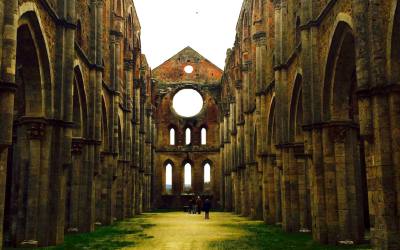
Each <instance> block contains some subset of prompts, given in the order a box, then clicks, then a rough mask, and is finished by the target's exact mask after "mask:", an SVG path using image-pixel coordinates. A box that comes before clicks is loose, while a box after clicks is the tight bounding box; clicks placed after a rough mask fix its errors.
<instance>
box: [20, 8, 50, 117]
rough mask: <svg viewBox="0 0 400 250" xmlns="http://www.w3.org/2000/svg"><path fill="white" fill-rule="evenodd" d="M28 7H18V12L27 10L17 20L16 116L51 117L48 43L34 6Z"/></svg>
mask: <svg viewBox="0 0 400 250" xmlns="http://www.w3.org/2000/svg"><path fill="white" fill-rule="evenodd" d="M22 7H23V8H22ZM28 7H29V6H26V5H23V6H21V8H22V10H21V12H23V11H24V10H26V12H23V14H22V15H21V17H20V19H19V22H18V30H17V58H16V84H17V85H18V86H19V89H18V91H17V94H16V98H15V103H16V106H15V108H16V111H17V116H18V115H26V116H51V115H52V113H53V106H54V105H53V92H54V91H53V85H52V77H51V65H50V60H49V56H48V55H49V54H48V50H47V43H46V41H45V38H44V36H43V34H44V32H42V29H41V25H40V21H39V19H38V16H37V14H36V12H35V11H34V10H36V9H35V8H33V7H31V8H28ZM28 9H29V10H28Z"/></svg>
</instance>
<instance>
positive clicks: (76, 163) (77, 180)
mask: <svg viewBox="0 0 400 250" xmlns="http://www.w3.org/2000/svg"><path fill="white" fill-rule="evenodd" d="M71 152H72V167H71V169H70V190H69V192H70V193H69V200H70V204H69V209H68V220H67V222H66V229H67V232H78V230H79V224H80V223H79V217H80V216H79V203H80V200H81V199H80V198H81V197H80V191H81V178H82V176H81V171H82V168H83V167H84V166H83V164H82V163H83V157H84V156H83V155H82V154H83V141H82V139H74V140H73V141H72V148H71Z"/></svg>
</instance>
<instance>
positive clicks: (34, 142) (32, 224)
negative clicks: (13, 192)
mask: <svg viewBox="0 0 400 250" xmlns="http://www.w3.org/2000/svg"><path fill="white" fill-rule="evenodd" d="M26 127H27V128H26V130H27V137H28V154H29V159H30V160H29V165H28V166H27V169H26V171H27V175H28V178H27V180H28V181H27V183H26V187H27V189H26V207H25V209H26V214H25V222H26V225H25V237H24V241H23V242H20V243H19V244H20V245H22V246H26V245H29V246H33V247H35V246H38V235H37V230H38V216H37V215H38V214H39V198H40V197H39V193H40V188H41V187H40V171H41V167H42V162H41V158H42V157H41V156H42V155H41V148H42V145H41V144H42V143H41V140H42V139H43V137H44V131H45V123H44V122H42V121H39V120H37V121H27V123H26ZM21 230H22V228H21Z"/></svg>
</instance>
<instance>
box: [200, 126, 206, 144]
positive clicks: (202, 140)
mask: <svg viewBox="0 0 400 250" xmlns="http://www.w3.org/2000/svg"><path fill="white" fill-rule="evenodd" d="M206 144H207V129H206V128H202V129H201V145H206Z"/></svg>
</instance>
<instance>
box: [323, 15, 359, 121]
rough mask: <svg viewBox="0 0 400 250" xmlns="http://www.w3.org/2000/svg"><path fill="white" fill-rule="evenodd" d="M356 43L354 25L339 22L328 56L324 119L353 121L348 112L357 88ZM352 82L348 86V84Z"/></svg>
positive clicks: (324, 93) (350, 112)
mask: <svg viewBox="0 0 400 250" xmlns="http://www.w3.org/2000/svg"><path fill="white" fill-rule="evenodd" d="M355 65H356V64H355V41H354V36H353V32H352V28H351V26H350V25H349V24H348V23H346V22H344V21H340V22H338V25H337V27H336V30H335V33H334V35H333V38H332V42H331V48H330V50H329V54H328V57H327V64H326V69H325V79H324V86H323V88H324V89H323V99H322V101H323V109H322V111H323V118H324V120H325V121H329V120H348V119H352V118H354V117H352V116H353V115H352V113H355V112H354V111H351V110H349V109H348V107H349V105H350V106H352V108H356V107H355V105H353V104H354V103H353V102H354V100H353V99H352V96H351V95H350V93H351V92H353V90H355V88H356V87H357V86H356V79H355V78H356V77H355V76H356V75H355V74H356V68H355ZM345 83H348V84H345Z"/></svg>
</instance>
